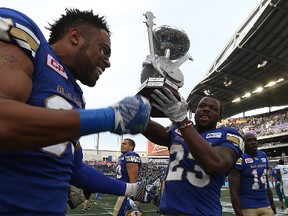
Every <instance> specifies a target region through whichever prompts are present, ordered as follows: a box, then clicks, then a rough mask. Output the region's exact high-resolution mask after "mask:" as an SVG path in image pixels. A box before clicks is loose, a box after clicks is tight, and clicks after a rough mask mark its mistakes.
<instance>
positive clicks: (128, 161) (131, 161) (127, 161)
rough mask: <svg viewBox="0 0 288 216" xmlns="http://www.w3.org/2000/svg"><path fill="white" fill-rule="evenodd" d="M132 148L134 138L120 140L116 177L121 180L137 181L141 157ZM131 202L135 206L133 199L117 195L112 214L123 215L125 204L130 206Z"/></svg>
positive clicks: (133, 147)
mask: <svg viewBox="0 0 288 216" xmlns="http://www.w3.org/2000/svg"><path fill="white" fill-rule="evenodd" d="M134 149H135V141H134V140H132V139H129V138H126V139H124V140H123V141H122V143H121V153H122V154H121V155H120V156H119V158H118V166H117V168H116V179H118V180H120V181H123V182H130V183H136V182H137V179H138V177H139V175H140V171H141V158H140V156H139V155H138V154H137V153H136V152H134ZM131 203H132V204H133V206H136V207H137V204H136V203H133V200H130V199H129V198H128V197H123V196H120V197H118V199H117V201H116V203H115V206H114V209H113V216H125V209H127V206H131ZM128 209H129V208H128ZM134 209H135V208H134ZM129 210H130V209H129Z"/></svg>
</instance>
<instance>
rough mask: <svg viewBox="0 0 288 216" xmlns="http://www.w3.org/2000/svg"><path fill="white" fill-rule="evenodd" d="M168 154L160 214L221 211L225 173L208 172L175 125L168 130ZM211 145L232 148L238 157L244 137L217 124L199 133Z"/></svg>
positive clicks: (197, 213)
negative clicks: (197, 160)
mask: <svg viewBox="0 0 288 216" xmlns="http://www.w3.org/2000/svg"><path fill="white" fill-rule="evenodd" d="M170 133H171V143H170V146H169V149H170V157H169V165H168V168H167V174H166V179H165V187H164V191H163V195H162V197H161V201H160V212H161V214H169V215H174V214H175V215H177V214H185V215H199V216H200V215H205V216H208V215H211V216H212V215H213V216H216V215H219V216H220V215H221V213H222V207H221V203H220V195H221V187H222V185H223V184H224V181H225V178H226V177H227V175H228V173H229V171H227V172H226V173H222V174H218V175H214V176H210V175H207V174H206V173H205V172H204V171H203V170H202V168H201V167H200V166H199V165H198V164H197V162H196V161H195V160H194V158H193V157H192V155H191V153H190V152H189V149H188V146H187V144H186V143H185V141H184V139H183V138H182V136H181V133H180V131H179V130H178V129H176V130H172V131H171V132H170ZM201 136H202V138H204V139H205V140H207V141H208V142H209V143H210V144H211V146H213V147H214V146H223V147H224V146H225V147H230V148H232V149H233V150H234V151H235V152H236V154H237V155H238V157H240V155H241V153H242V152H241V150H240V146H241V145H242V144H243V140H242V137H241V135H240V134H239V132H238V131H236V130H235V129H232V128H227V127H220V128H217V129H215V130H211V131H206V132H204V133H202V134H201Z"/></svg>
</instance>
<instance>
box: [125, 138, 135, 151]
mask: <svg viewBox="0 0 288 216" xmlns="http://www.w3.org/2000/svg"><path fill="white" fill-rule="evenodd" d="M124 140H126V141H128V143H129V144H130V145H131V146H133V150H134V148H135V146H136V144H135V141H134V140H132V139H130V138H125V139H124Z"/></svg>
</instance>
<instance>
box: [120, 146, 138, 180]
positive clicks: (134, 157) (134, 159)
mask: <svg viewBox="0 0 288 216" xmlns="http://www.w3.org/2000/svg"><path fill="white" fill-rule="evenodd" d="M127 163H137V164H138V176H139V175H140V171H141V158H140V156H139V155H138V154H137V153H136V152H132V151H131V152H127V153H126V154H122V155H120V156H119V158H118V165H117V168H116V178H117V179H118V180H120V181H123V182H130V180H129V176H128V172H127V168H126V164H127Z"/></svg>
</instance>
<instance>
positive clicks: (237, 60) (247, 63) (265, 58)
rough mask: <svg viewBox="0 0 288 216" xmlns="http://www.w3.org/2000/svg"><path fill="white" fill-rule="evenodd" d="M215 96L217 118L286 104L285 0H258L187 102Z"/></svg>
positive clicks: (287, 47)
mask: <svg viewBox="0 0 288 216" xmlns="http://www.w3.org/2000/svg"><path fill="white" fill-rule="evenodd" d="M207 94H213V95H215V96H217V97H218V98H219V99H220V100H221V101H222V103H223V105H224V112H223V118H229V117H231V116H233V115H236V114H239V113H245V112H247V111H250V110H254V109H258V108H263V107H272V106H283V105H287V104H288V0H262V1H261V2H260V3H259V5H258V6H257V7H256V9H255V10H254V11H253V12H252V14H251V15H250V16H249V17H248V18H247V19H246V21H245V22H244V23H243V24H242V26H241V27H240V28H239V29H238V31H236V33H235V34H234V35H233V37H232V38H231V39H230V41H229V42H228V44H227V45H226V47H225V48H224V50H223V51H222V52H221V54H220V55H219V56H218V58H217V59H216V60H215V61H214V63H213V65H212V66H211V67H210V69H209V70H208V72H207V73H206V74H205V76H204V78H203V79H202V81H200V83H199V84H197V85H196V86H195V87H194V88H193V89H192V91H191V92H190V94H189V96H188V98H187V102H188V106H189V111H190V112H192V113H194V112H195V110H196V107H197V104H198V102H199V100H200V99H201V98H202V97H203V96H205V95H207Z"/></svg>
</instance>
